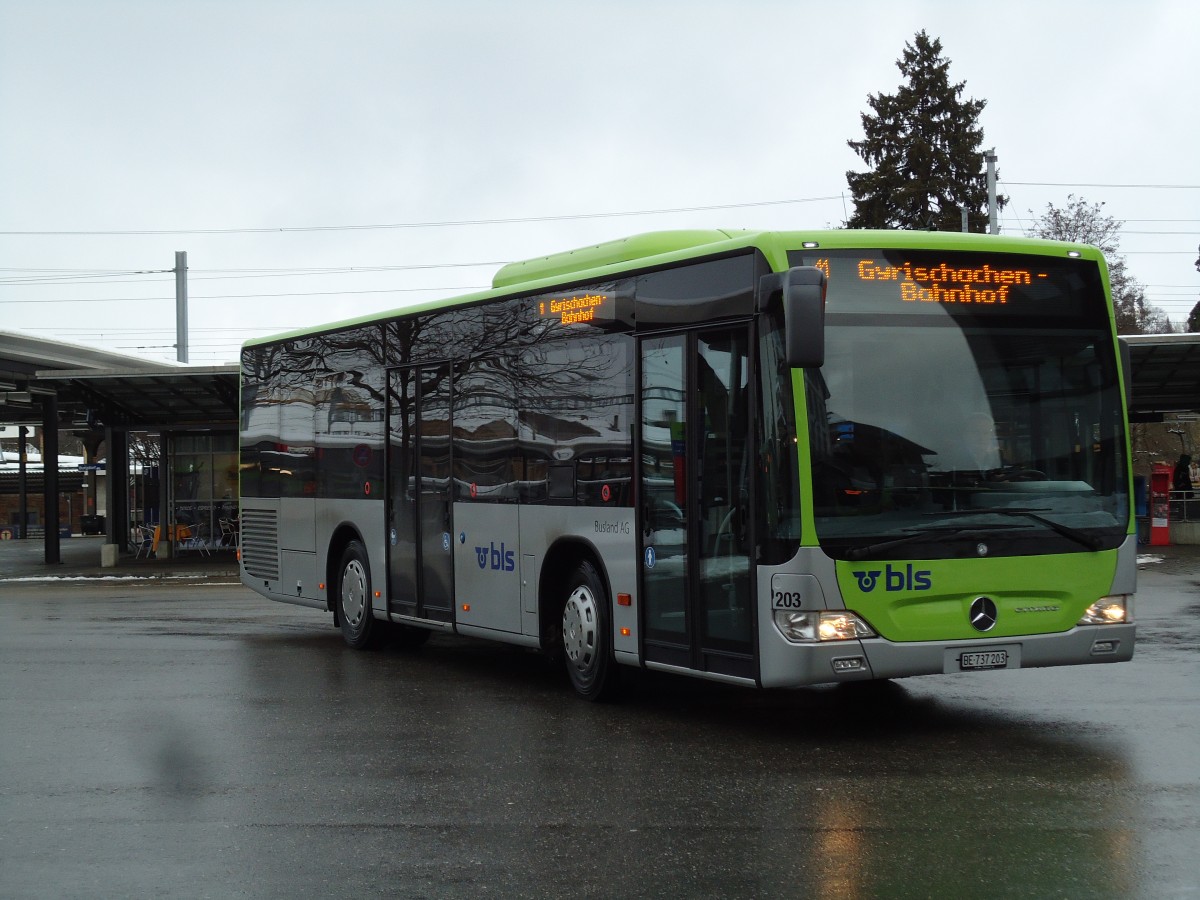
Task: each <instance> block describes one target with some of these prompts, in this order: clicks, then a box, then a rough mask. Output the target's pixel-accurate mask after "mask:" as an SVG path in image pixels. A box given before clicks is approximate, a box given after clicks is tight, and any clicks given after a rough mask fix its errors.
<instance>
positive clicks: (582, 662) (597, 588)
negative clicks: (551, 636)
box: [562, 562, 618, 700]
mask: <svg viewBox="0 0 1200 900" xmlns="http://www.w3.org/2000/svg"><path fill="white" fill-rule="evenodd" d="M566 594H567V597H566V602H565V604H564V606H563V616H562V643H563V657H564V660H565V662H566V667H567V675H568V676H570V679H571V685H572V686H573V687H574V688H575V691H576V693H578V694H579V695H580V696H581V697H583V698H584V699H585V700H607V699H610V698H611V697H612V696H613V695H614V694H615V693H616V690H617V687H618V673H617V671H616V663H615V662H614V661H613V658H612V648H611V646H610V645H611V640H612V636H611V632H610V627H609V606H608V590H607V589H606V588H605V586H604V582H603V580H602V579H601V578H600V574H599V573H598V572H597V571H596V567H595V566H593V565H592V564H591V563H590V562H581V563H580V564H579V565H578V567H576V569H575V571H574V572H572V573H571V577H570V578H568V579H567V582H566Z"/></svg>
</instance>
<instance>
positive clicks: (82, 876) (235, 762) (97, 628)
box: [0, 538, 1200, 898]
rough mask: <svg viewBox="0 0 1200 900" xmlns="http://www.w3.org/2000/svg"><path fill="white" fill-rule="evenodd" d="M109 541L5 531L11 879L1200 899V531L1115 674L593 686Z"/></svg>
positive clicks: (91, 883) (188, 891) (1143, 596)
mask: <svg viewBox="0 0 1200 900" xmlns="http://www.w3.org/2000/svg"><path fill="white" fill-rule="evenodd" d="M97 540H98V539H82V538H74V539H70V540H65V541H64V559H65V560H66V562H65V563H64V564H63V565H60V566H46V565H45V564H44V563H42V562H41V556H40V553H41V548H40V545H31V544H30V543H28V542H26V543H24V544H22V545H19V546H10V545H8V544H9V542H6V545H5V546H0V616H2V624H0V897H5V898H11V897H98V896H139V897H140V896H181V897H294V896H328V897H343V896H346V897H348V896H362V895H375V896H397V897H480V896H494V897H558V896H574V897H626V896H653V897H682V896H687V897H807V896H814V897H846V898H857V897H960V896H976V897H1054V896H1059V897H1154V898H1163V897H1170V898H1179V897H1183V898H1186V897H1200V703H1198V702H1197V701H1198V700H1200V548H1146V550H1145V553H1146V556H1145V558H1144V560H1143V564H1142V566H1141V571H1140V573H1139V577H1140V585H1139V594H1138V600H1137V604H1138V605H1137V610H1136V612H1137V619H1138V622H1139V636H1138V638H1139V641H1138V647H1137V652H1136V654H1135V656H1134V659H1133V661H1132V662H1130V663H1125V664H1119V665H1102V666H1084V667H1073V668H1063V669H1045V670H1026V671H1017V672H999V673H985V674H978V675H971V676H936V677H927V678H922V679H910V680H906V681H901V682H895V683H891V684H882V685H877V686H874V687H873V689H868V690H846V689H833V688H815V689H810V690H805V691H796V692H788V693H763V692H751V691H746V690H743V689H736V688H729V687H725V686H722V685H715V684H709V683H705V682H700V681H694V680H690V679H680V678H672V677H667V676H659V675H654V674H649V673H633V677H631V678H629V679H627V681H628V682H629V683H628V686H627V691H626V696H625V697H624V699H623V700H622V701H621V702H619V703H615V704H607V705H592V704H588V703H585V702H583V701H580V700H578V699H577V698H575V696H574V695H573V694H572V692H571V689H570V687H569V686H568V684H567V682H566V680H565V678H564V677H562V676H561V675H560V674H559V673H558V672H556V671H553V670H551V669H549V668H548V667H547V665H546V664H545V663H544V661H543V660H542V659H541V658H540V657H539V656H537V655H536V654H533V653H530V652H527V651H523V650H519V649H514V648H510V647H503V646H497V645H492V644H487V643H483V642H476V641H468V640H464V639H459V638H452V637H443V636H438V637H435V638H434V639H433V640H431V641H430V643H429V644H428V645H426V647H424V648H423V649H421V650H419V651H416V652H412V651H406V650H403V649H400V648H399V647H397V646H390V647H385V648H384V649H382V650H380V651H378V652H373V653H360V652H355V651H352V650H349V649H348V648H346V647H345V646H344V644H343V643H342V641H341V638H340V635H339V633H338V632H337V631H336V630H335V629H334V628H333V627H332V625H331V622H330V618H329V617H328V616H327V615H323V614H320V613H317V612H314V611H311V610H307V609H302V608H297V607H290V606H285V605H281V604H276V603H272V602H270V601H267V600H265V599H264V598H261V597H259V596H258V595H256V594H254V593H252V592H250V591H247V590H245V589H244V588H242V587H241V586H240V585H238V584H237V582H236V577H235V574H234V573H235V569H234V565H233V562H232V560H231V559H228V558H226V559H217V560H212V559H207V558H205V559H186V558H185V559H182V560H176V561H174V562H171V563H166V562H160V561H151V562H150V563H145V562H142V561H138V562H137V563H136V564H134V563H124V564H122V565H121V566H119V567H117V568H116V569H105V570H101V569H99V568H98V566H96V565H95V564H94V562H95V561H96V560H98V557H99V549H98V543H97Z"/></svg>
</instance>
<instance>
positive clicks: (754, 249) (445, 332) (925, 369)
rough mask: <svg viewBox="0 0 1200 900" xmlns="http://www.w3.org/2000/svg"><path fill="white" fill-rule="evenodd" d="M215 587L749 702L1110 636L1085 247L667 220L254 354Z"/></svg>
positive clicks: (1126, 630)
mask: <svg viewBox="0 0 1200 900" xmlns="http://www.w3.org/2000/svg"><path fill="white" fill-rule="evenodd" d="M241 391H242V397H241V577H242V580H243V582H244V583H245V584H246V585H248V586H249V587H251V588H253V589H254V590H256V591H258V592H260V593H261V594H263V595H265V596H267V597H270V598H272V599H275V600H281V601H286V602H290V603H296V604H301V605H304V606H310V607H315V608H317V609H323V610H327V611H329V612H332V614H333V621H334V623H335V625H337V626H339V627H340V628H341V631H342V634H343V637H344V639H345V640H346V642H347V643H348V644H350V645H351V646H352V647H356V648H360V647H369V646H374V645H377V644H378V643H379V642H380V640H381V639H382V638H383V637H384V636H385V634H388V635H391V638H392V640H393V642H394V643H396V644H399V645H416V644H420V643H421V642H422V641H423V640H424V639H425V638H427V637H428V636H429V635H430V634H431V633H434V632H447V633H454V634H460V635H467V636H471V637H476V638H490V639H494V640H498V641H505V642H509V643H512V644H518V645H523V646H527V647H531V648H536V649H539V650H541V651H543V652H545V653H546V654H549V655H550V656H552V657H554V658H559V659H561V660H562V661H563V663H564V665H565V668H566V671H567V673H568V674H569V676H570V679H571V682H572V684H573V686H574V688H575V689H576V691H578V693H579V694H581V695H582V696H584V697H586V698H589V699H599V698H603V697H606V696H608V695H610V694H611V692H612V691H613V689H614V687H615V685H616V684H617V681H618V679H619V674H620V672H621V669H622V667H624V666H632V667H641V668H646V669H655V670H661V671H667V672H675V673H681V674H687V675H693V676H698V677H701V678H709V679H715V680H718V681H723V682H730V683H734V684H740V685H746V686H757V687H763V688H783V687H800V686H804V685H813V684H820V683H836V682H852V681H865V680H870V679H890V678H900V677H904V676H909V675H922V674H934V673H951V672H971V671H977V670H993V669H1017V668H1028V667H1034V666H1056V665H1073V664H1082V663H1106V662H1119V661H1123V660H1128V659H1129V658H1130V657H1131V656H1132V654H1133V644H1134V624H1133V610H1132V600H1133V595H1134V591H1135V583H1136V562H1137V541H1136V530H1135V527H1134V521H1133V518H1132V515H1131V508H1130V506H1131V505H1130V485H1131V475H1130V464H1129V461H1130V457H1129V447H1128V440H1127V434H1126V427H1125V422H1126V412H1125V403H1126V397H1125V392H1124V389H1123V382H1122V369H1121V365H1120V353H1119V344H1118V341H1117V338H1116V336H1115V333H1114V327H1113V316H1112V303H1111V300H1110V292H1109V283H1108V273H1107V269H1106V267H1105V264H1104V259H1103V257H1102V256H1101V254H1100V253H1099V251H1097V250H1096V249H1094V248H1092V247H1088V246H1083V245H1076V244H1066V243H1058V242H1046V241H1034V240H1025V239H1011V238H1007V237H994V236H982V235H967V234H948V233H945V234H939V233H926V232H862V231H823V232H771V233H763V232H736V231H728V232H727V231H686V232H663V233H653V234H644V235H639V236H635V237H630V238H627V239H624V240H619V241H614V242H610V243H606V244H601V245H598V246H594V247H588V248H584V249H580V250H576V251H572V252H569V253H560V254H557V255H553V256H548V257H545V258H540V259H533V260H528V261H525V262H520V263H513V264H510V265H507V266H504V267H503V268H501V269H500V270H499V272H498V273H497V274H496V276H495V279H494V282H493V287H492V289H491V290H489V291H486V292H481V293H477V294H472V295H469V296H463V297H458V298H455V299H451V300H446V301H442V302H438V303H429V304H424V305H421V306H415V307H412V308H405V309H401V310H396V311H392V312H387V313H382V314H379V315H373V316H369V317H364V318H359V319H355V320H353V321H349V322H342V323H338V324H332V325H328V326H325V327H321V328H315V329H311V330H305V331H302V332H293V333H289V334H284V335H280V336H277V337H272V338H267V339H263V340H254V341H251V342H249V343H247V344H246V345H245V347H244V349H243V352H242V382H241Z"/></svg>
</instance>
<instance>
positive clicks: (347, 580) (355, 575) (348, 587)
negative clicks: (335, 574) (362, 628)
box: [342, 559, 367, 628]
mask: <svg viewBox="0 0 1200 900" xmlns="http://www.w3.org/2000/svg"><path fill="white" fill-rule="evenodd" d="M366 608H367V570H366V569H365V568H363V564H362V563H361V562H359V561H358V560H357V559H352V560H350V562H348V563H346V570H345V571H344V572H342V615H343V616H344V617H345V619H346V622H347V623H348V624H349V625H350V626H351V627H352V628H357V627H358V624H359V623H360V622H361V621H362V619H363V613H364V612H365V611H366Z"/></svg>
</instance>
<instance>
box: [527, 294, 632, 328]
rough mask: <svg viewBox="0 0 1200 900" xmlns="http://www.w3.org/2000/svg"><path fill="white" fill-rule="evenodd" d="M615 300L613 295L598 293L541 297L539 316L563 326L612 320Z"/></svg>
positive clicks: (539, 299)
mask: <svg viewBox="0 0 1200 900" xmlns="http://www.w3.org/2000/svg"><path fill="white" fill-rule="evenodd" d="M614 299H615V298H614V297H613V295H611V294H608V293H604V292H596V291H593V292H588V293H580V294H571V295H569V296H568V295H565V294H564V295H558V296H555V295H551V296H548V297H540V298H538V301H537V304H538V315H539V316H541V317H542V318H544V319H546V318H549V319H557V320H558V321H559V322H561V323H562V324H563V325H573V324H575V323H577V322H592V321H595V320H596V319H611V318H612V317H613V316H612V310H611V309H610V307H611V306H612V304H613V302H614Z"/></svg>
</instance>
